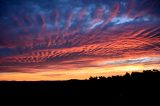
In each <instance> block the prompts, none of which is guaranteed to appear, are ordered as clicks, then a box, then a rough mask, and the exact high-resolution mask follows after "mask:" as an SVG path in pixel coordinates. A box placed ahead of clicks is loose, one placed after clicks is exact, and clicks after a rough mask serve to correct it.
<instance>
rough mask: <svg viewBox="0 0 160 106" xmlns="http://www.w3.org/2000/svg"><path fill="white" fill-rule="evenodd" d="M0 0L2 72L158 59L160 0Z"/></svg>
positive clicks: (96, 65)
mask: <svg viewBox="0 0 160 106" xmlns="http://www.w3.org/2000/svg"><path fill="white" fill-rule="evenodd" d="M0 4H1V5H0V33H1V34H0V73H9V72H21V73H33V72H34V73H36V72H42V70H43V71H45V70H47V71H48V70H52V71H56V70H62V69H63V70H73V69H81V68H83V69H84V68H88V67H96V68H100V67H102V66H101V65H100V64H103V66H108V67H109V65H123V64H149V63H150V64H159V63H160V55H159V54H160V24H159V23H160V19H159V14H160V11H159V9H158V7H159V5H160V2H159V0H154V2H150V0H141V1H139V0H131V1H128V0H74V2H73V1H71V0H47V1H46V0H38V1H36V0H35V1H31V0H23V1H20V0H18V1H17V0H2V1H1V3H0Z"/></svg>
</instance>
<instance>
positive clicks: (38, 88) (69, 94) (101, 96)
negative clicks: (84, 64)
mask: <svg viewBox="0 0 160 106" xmlns="http://www.w3.org/2000/svg"><path fill="white" fill-rule="evenodd" d="M159 84H160V72H159V71H158V70H145V71H143V73H139V72H132V73H131V74H129V73H126V74H125V75H124V76H113V77H108V78H106V77H103V76H100V77H90V78H89V80H69V81H1V82H0V96H1V97H2V98H7V99H9V98H14V97H18V98H23V97H29V98H28V99H31V98H33V99H35V98H36V99H38V98H41V99H42V98H44V99H46V97H47V98H49V99H52V100H53V101H54V100H56V99H61V100H63V99H71V100H73V99H78V98H81V100H82V99H86V100H87V101H89V99H91V102H94V100H100V101H101V102H105V103H113V104H128V103H138V102H141V103H158V100H159V97H160V87H159Z"/></svg>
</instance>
